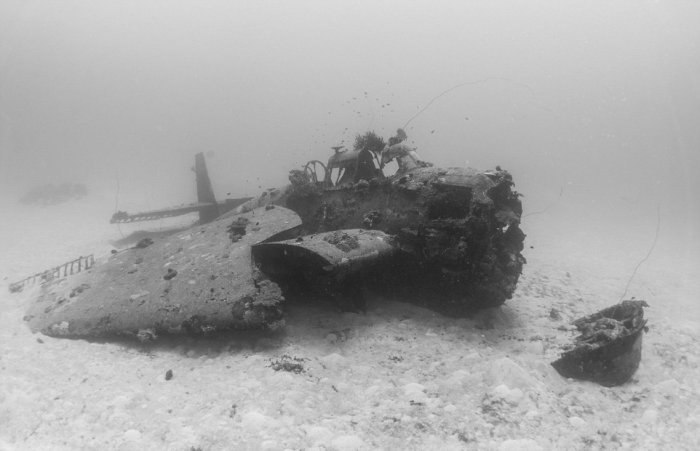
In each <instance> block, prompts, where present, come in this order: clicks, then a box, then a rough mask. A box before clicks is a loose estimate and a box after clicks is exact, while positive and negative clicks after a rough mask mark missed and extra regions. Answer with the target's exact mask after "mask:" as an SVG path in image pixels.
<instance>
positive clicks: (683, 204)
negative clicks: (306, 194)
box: [0, 0, 700, 261]
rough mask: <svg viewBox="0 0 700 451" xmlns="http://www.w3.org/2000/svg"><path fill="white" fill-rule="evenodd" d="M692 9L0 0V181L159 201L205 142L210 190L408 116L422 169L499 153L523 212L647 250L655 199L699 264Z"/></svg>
mask: <svg viewBox="0 0 700 451" xmlns="http://www.w3.org/2000/svg"><path fill="white" fill-rule="evenodd" d="M699 18H700V3H697V2H683V1H618V2H606V1H592V2H591V1H585V2H584V1H572V2H559V1H530V2H516V1H473V2H461V1H437V2H436V1H425V2H420V1H418V2H401V1H371V2H370V1H366V2H365V1H360V2H339V1H296V2H287V1H265V2H252V1H251V2H229V1H208V2H195V1H147V2H143V1H120V2H107V1H92V2H88V1H62V2H48V1H25V0H22V1H14V0H2V1H1V2H0V189H1V191H2V193H4V197H5V198H6V200H10V201H14V199H17V198H18V197H19V196H20V195H21V194H22V193H23V192H25V191H26V190H27V189H29V188H31V187H32V186H35V185H37V184H42V183H47V182H54V183H60V182H64V181H74V182H84V183H86V184H87V185H88V187H89V188H90V189H91V190H92V191H93V193H99V195H102V196H103V197H104V203H105V204H106V205H110V209H111V205H112V204H113V203H116V202H115V201H117V200H118V201H120V202H121V204H120V206H122V207H123V206H139V207H141V208H156V207H160V206H163V203H165V204H166V205H167V204H168V203H179V202H186V201H190V200H194V187H193V183H192V173H191V172H190V170H189V168H190V166H191V165H192V156H193V154H194V153H195V152H199V151H203V152H207V154H208V158H209V166H210V173H211V176H212V179H213V180H214V188H215V190H216V193H217V195H218V196H220V197H223V196H224V195H225V194H226V193H228V192H231V193H232V195H252V194H255V193H257V192H258V191H259V189H260V188H261V187H262V188H266V187H270V186H279V185H281V184H284V183H285V182H286V175H287V172H288V170H289V169H290V168H294V167H298V166H299V165H301V164H303V163H304V162H306V161H307V160H310V159H320V160H325V159H326V158H327V156H328V155H329V152H330V149H329V148H330V147H331V146H333V145H338V144H340V143H344V144H351V143H352V141H353V138H354V136H355V135H356V134H358V133H363V132H365V131H367V130H375V131H376V132H378V133H380V134H382V135H383V136H385V137H388V136H390V135H391V134H393V132H394V130H395V129H396V128H397V127H401V126H404V125H406V124H407V123H408V125H407V127H406V131H407V132H408V135H409V138H410V140H411V141H412V142H413V143H414V144H415V145H416V146H417V147H418V149H419V153H420V154H421V156H422V157H423V158H424V159H427V160H429V161H433V162H434V163H435V164H437V165H439V166H455V165H460V166H461V165H465V164H468V165H470V166H474V167H477V168H483V169H485V168H492V167H494V166H496V165H501V166H502V167H503V168H505V169H508V170H510V171H511V172H512V173H513V175H514V177H515V181H516V188H517V189H518V190H519V191H520V192H522V193H523V194H524V195H525V197H524V205H525V208H526V214H527V213H533V212H538V211H541V210H543V209H547V208H549V207H550V206H552V205H555V206H557V208H562V209H565V210H564V211H565V212H566V214H567V215H568V217H569V219H570V220H571V223H572V224H577V223H578V224H580V225H581V227H589V226H590V224H596V223H598V222H605V221H617V222H620V223H622V224H623V225H625V226H627V225H629V227H631V228H634V227H637V226H640V227H642V226H643V227H645V228H644V230H645V231H648V234H647V235H646V236H648V240H647V241H646V242H643V243H639V247H640V248H645V249H646V248H647V246H648V245H649V244H650V241H651V239H652V234H653V231H654V224H655V223H656V220H657V214H656V211H657V206H660V211H661V215H662V219H663V228H662V232H663V237H664V238H665V239H666V240H667V241H669V242H670V241H673V242H675V243H676V244H675V245H676V246H677V249H678V253H679V256H682V257H686V258H687V259H688V260H691V259H695V260H696V261H697V259H696V258H695V257H698V258H700V244H699V241H700V238H699V237H698V234H697V232H696V230H697V229H698V226H699V225H700V207H698V201H697V195H698V194H700V181H698V176H697V174H698V171H699V170H700V127H698V126H697V124H698V123H700V77H698V74H699V73H700V58H698V55H700V26H699V25H700V24H699V23H698V22H699V21H700V19H699ZM445 91H448V92H445ZM442 93H444V95H442V96H440V95H441V94H442ZM436 97H437V98H436ZM431 102H432V103H431ZM426 107H427V108H426ZM424 108H426V109H425V110H423V109H424ZM421 111H422V112H421ZM418 113H420V114H418ZM416 114H418V115H417V116H416ZM117 184H119V187H120V191H119V196H118V199H116V197H117V196H116V191H117ZM96 195H97V194H96ZM113 196H114V197H113ZM135 199H136V200H135ZM4 220H8V218H4ZM525 225H526V226H527V219H526V221H525Z"/></svg>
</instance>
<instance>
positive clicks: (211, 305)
mask: <svg viewBox="0 0 700 451" xmlns="http://www.w3.org/2000/svg"><path fill="white" fill-rule="evenodd" d="M235 220H236V221H237V222H238V223H243V220H245V226H244V227H243V230H242V231H241V230H240V229H239V232H241V234H240V237H239V238H238V239H237V240H236V241H235V242H234V241H232V240H231V238H230V236H229V233H228V232H227V229H228V228H229V226H230V224H231V223H232V220H231V219H219V220H216V221H214V222H212V223H210V224H207V225H205V226H200V227H194V228H192V229H189V230H187V231H185V232H181V233H178V234H175V235H171V236H169V237H166V238H163V239H154V240H153V244H150V245H149V246H146V247H138V246H135V247H133V248H130V249H128V250H125V251H122V252H119V253H117V254H114V255H112V256H111V257H110V258H109V260H107V261H106V262H103V263H100V264H98V265H95V267H94V268H93V269H92V271H91V274H79V275H77V276H74V277H71V278H69V279H67V280H66V281H64V282H63V283H58V284H50V285H47V286H46V287H45V288H44V289H43V290H42V293H41V295H40V296H39V298H38V299H37V300H36V301H35V303H34V304H33V305H32V307H31V308H30V310H29V311H28V312H27V316H26V317H25V319H26V320H27V321H28V323H29V326H30V328H31V329H32V330H33V331H41V332H43V333H45V334H47V335H53V336H105V335H130V336H140V337H149V336H156V335H159V334H161V333H181V332H187V333H205V332H213V331H216V330H226V329H256V328H265V327H274V326H275V325H277V324H280V322H281V321H282V309H281V303H282V301H283V299H284V298H283V296H282V293H281V291H280V289H279V287H278V286H277V285H276V284H274V283H273V282H271V281H270V280H268V278H267V277H266V276H265V275H264V274H262V273H261V272H260V271H259V270H257V268H255V267H254V265H253V263H252V261H251V253H250V248H251V246H252V245H253V244H255V243H257V242H259V241H262V240H264V239H266V238H269V237H271V236H274V235H276V234H278V233H279V232H282V231H284V230H287V229H291V228H294V227H296V226H298V225H299V224H300V222H301V221H300V219H299V217H298V216H297V215H296V214H295V213H294V212H292V211H290V210H287V209H285V208H282V207H274V208H269V209H266V208H262V209H257V210H252V211H249V212H247V213H245V214H242V215H239V216H238V217H236V218H235Z"/></svg>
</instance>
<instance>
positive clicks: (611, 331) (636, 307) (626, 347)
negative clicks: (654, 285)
mask: <svg viewBox="0 0 700 451" xmlns="http://www.w3.org/2000/svg"><path fill="white" fill-rule="evenodd" d="M648 306H649V305H648V304H647V303H646V302H645V301H641V300H640V301H636V300H628V301H622V302H621V303H620V304H616V305H613V306H612V307H608V308H606V309H603V310H601V311H599V312H596V313H594V314H592V315H589V316H586V317H584V318H580V319H577V320H576V321H574V323H573V324H574V326H576V328H577V329H578V330H579V332H580V333H581V334H580V335H579V336H578V337H577V338H576V340H575V343H574V346H573V349H571V350H569V351H566V352H564V353H563V354H562V356H561V357H560V358H559V359H557V360H556V361H554V362H552V366H553V367H554V368H555V369H556V370H557V371H558V372H559V374H561V375H562V376H564V377H571V378H575V379H583V380H590V381H593V382H597V383H599V384H600V385H603V386H606V387H613V386H616V385H622V384H624V383H625V382H627V381H628V380H630V379H631V378H632V376H633V375H634V373H635V372H636V371H637V368H638V367H639V362H640V361H641V359H642V337H643V336H644V331H646V323H647V320H645V319H644V307H648Z"/></svg>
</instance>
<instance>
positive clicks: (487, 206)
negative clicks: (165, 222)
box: [25, 131, 525, 340]
mask: <svg viewBox="0 0 700 451" xmlns="http://www.w3.org/2000/svg"><path fill="white" fill-rule="evenodd" d="M399 132H400V133H397V136H396V137H394V138H391V139H390V140H389V143H388V145H385V144H384V142H383V140H382V139H381V138H379V137H377V136H376V135H374V134H373V133H371V132H370V133H367V134H365V135H363V136H358V138H357V141H356V145H355V148H354V149H352V150H341V148H334V151H335V152H334V154H333V155H332V156H331V157H330V159H329V160H328V163H327V164H323V163H322V162H320V161H311V162H309V163H308V164H307V165H306V166H304V167H303V169H302V170H293V171H291V173H290V177H289V179H290V182H291V183H290V184H289V185H288V186H286V187H284V188H280V189H270V190H267V191H265V192H264V193H263V194H262V195H260V196H258V197H256V198H252V199H248V200H245V199H243V200H245V202H243V203H240V202H238V203H240V205H236V206H231V205H226V204H225V203H224V204H223V206H222V204H221V203H217V202H216V200H215V199H214V195H213V190H212V188H211V183H210V181H209V177H208V175H207V173H206V165H205V163H204V157H203V156H202V155H201V154H199V155H198V156H197V157H196V165H195V171H196V173H197V186H198V196H199V202H198V203H197V204H192V205H190V206H188V207H187V208H186V209H184V210H187V212H191V211H197V212H199V214H200V223H199V225H196V226H194V227H192V228H191V229H188V230H185V231H181V232H179V233H176V234H173V235H170V236H167V237H164V238H157V239H154V240H145V241H143V242H140V243H139V245H137V246H134V247H132V248H128V249H122V250H119V251H114V253H113V255H111V256H110V257H109V258H107V259H105V260H104V261H99V259H98V260H97V261H96V262H95V264H94V265H93V266H92V267H91V268H90V269H89V270H87V271H85V272H82V273H80V274H77V275H74V276H71V277H70V278H67V279H63V280H60V281H53V282H52V283H48V284H46V285H44V286H43V287H42V289H41V293H40V295H39V296H38V298H37V299H36V301H35V302H34V304H33V305H32V306H31V308H30V309H29V311H28V312H27V316H26V317H25V319H26V320H27V321H28V324H29V326H30V328H31V329H32V330H34V331H41V332H43V333H45V334H48V335H53V336H72V337H81V336H107V335H130V336H136V337H138V338H140V339H143V340H147V339H151V338H154V337H156V336H157V335H160V334H164V333H207V332H212V331H219V330H227V329H255V328H275V327H279V326H280V325H281V324H283V318H284V316H283V315H284V302H285V298H286V299H295V298H296V299H302V300H303V299H304V298H305V297H308V296H316V297H323V298H328V299H330V300H332V301H333V302H336V303H337V304H338V306H339V307H340V308H343V309H354V310H358V309H360V310H361V309H362V308H363V307H364V301H363V299H364V296H365V294H366V293H368V292H376V293H380V294H382V295H385V296H391V297H395V298H397V299H401V300H409V301H412V302H416V303H419V304H421V305H423V306H425V307H428V308H431V309H434V310H436V311H439V312H442V313H445V314H450V315H465V314H468V313H470V312H472V311H474V310H475V309H478V308H483V307H493V306H498V305H501V304H502V303H503V302H505V301H506V300H507V299H509V298H510V297H511V296H512V294H513V292H514V290H515V287H516V284H517V282H518V278H519V276H520V274H521V271H522V267H523V264H524V263H525V259H524V257H523V256H522V255H521V251H522V249H523V240H524V237H525V235H524V234H523V232H522V231H521V230H520V227H519V225H520V216H521V213H522V207H521V203H520V199H519V194H518V193H517V192H516V191H514V190H513V180H512V177H511V175H510V174H509V173H508V172H507V171H504V170H501V169H500V167H497V168H496V169H495V170H490V171H477V170H475V169H470V168H448V169H440V168H437V167H434V166H433V165H432V164H429V163H426V162H424V161H421V160H420V158H419V157H418V155H417V154H416V152H415V149H412V148H410V147H408V146H407V145H405V144H404V143H403V141H404V139H405V134H404V135H403V136H402V131H399ZM393 160H396V161H397V162H398V171H397V172H396V173H395V174H393V175H391V176H385V175H384V174H383V170H382V169H383V168H384V166H385V164H387V163H388V162H390V161H393ZM226 207H231V208H229V209H228V210H230V211H228V212H224V210H226V209H227V208H226ZM174 210H176V209H170V210H167V209H166V210H159V211H157V212H156V213H154V212H146V213H144V214H137V215H129V214H128V213H126V212H118V213H117V214H115V216H114V217H113V218H112V221H114V222H120V221H135V220H140V219H148V218H151V217H154V216H158V215H161V216H168V215H170V216H172V215H174V214H182V213H183V211H184V210H183V209H182V207H180V210H179V211H174ZM222 213H223V214H222Z"/></svg>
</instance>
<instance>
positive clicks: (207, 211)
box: [194, 152, 219, 224]
mask: <svg viewBox="0 0 700 451" xmlns="http://www.w3.org/2000/svg"><path fill="white" fill-rule="evenodd" d="M194 172H195V173H196V174H197V202H201V203H208V204H212V205H211V206H208V207H203V208H201V209H200V210H199V222H200V223H201V224H205V223H207V222H211V221H213V220H214V219H216V218H217V217H218V216H219V207H218V206H217V204H216V198H215V197H214V190H213V189H212V187H211V180H209V172H207V163H206V161H205V160H204V154H203V153H201V152H200V153H198V154H197V155H195V156H194Z"/></svg>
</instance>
